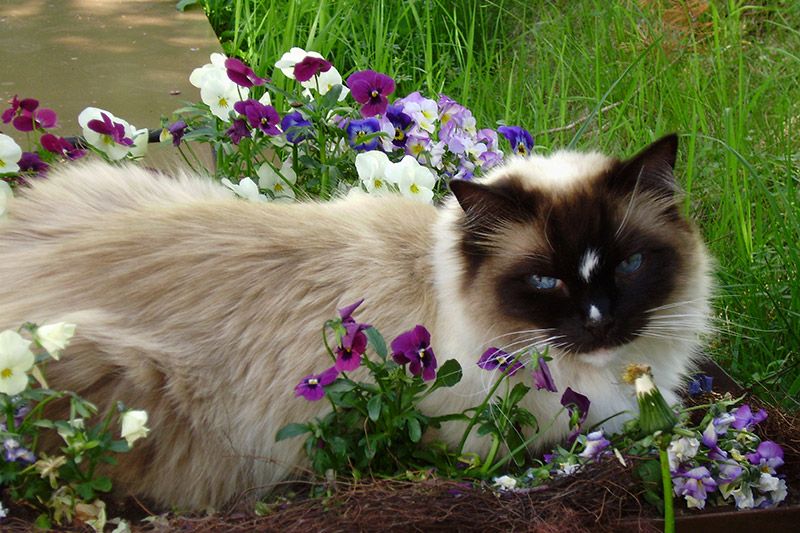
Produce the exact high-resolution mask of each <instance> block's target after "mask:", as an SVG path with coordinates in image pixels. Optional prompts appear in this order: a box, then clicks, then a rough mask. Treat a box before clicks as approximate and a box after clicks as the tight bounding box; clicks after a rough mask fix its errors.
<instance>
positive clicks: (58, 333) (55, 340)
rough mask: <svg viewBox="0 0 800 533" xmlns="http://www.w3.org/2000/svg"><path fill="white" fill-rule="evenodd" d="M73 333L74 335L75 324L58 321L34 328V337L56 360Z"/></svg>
mask: <svg viewBox="0 0 800 533" xmlns="http://www.w3.org/2000/svg"><path fill="white" fill-rule="evenodd" d="M73 335H75V324H70V323H68V322H59V323H57V324H46V325H44V326H40V327H39V328H38V329H37V330H36V336H35V338H36V341H37V342H38V343H39V344H41V345H42V347H43V348H44V349H45V350H47V353H49V354H50V355H51V356H52V357H53V359H55V360H58V358H59V357H60V356H61V352H62V350H64V348H66V347H67V343H68V342H69V340H70V339H71V338H72V336H73Z"/></svg>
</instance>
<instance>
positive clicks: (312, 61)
mask: <svg viewBox="0 0 800 533" xmlns="http://www.w3.org/2000/svg"><path fill="white" fill-rule="evenodd" d="M330 69H331V64H330V62H328V61H325V60H324V59H322V58H321V57H314V56H306V57H304V58H303V60H302V61H299V62H298V63H295V65H294V78H295V79H296V80H297V81H308V80H310V79H311V78H313V77H314V76H316V75H317V74H319V73H320V72H328V71H329V70H330Z"/></svg>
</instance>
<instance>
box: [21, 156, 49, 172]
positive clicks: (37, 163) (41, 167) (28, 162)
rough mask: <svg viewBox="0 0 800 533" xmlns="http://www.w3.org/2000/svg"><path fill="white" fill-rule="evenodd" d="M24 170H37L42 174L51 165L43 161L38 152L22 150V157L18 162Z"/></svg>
mask: <svg viewBox="0 0 800 533" xmlns="http://www.w3.org/2000/svg"><path fill="white" fill-rule="evenodd" d="M17 164H18V165H19V169H20V171H22V172H35V173H37V174H41V173H43V172H45V171H47V169H48V168H50V165H48V164H47V163H45V162H44V161H42V158H41V157H39V154H37V153H36V152H22V157H20V158H19V161H18V162H17Z"/></svg>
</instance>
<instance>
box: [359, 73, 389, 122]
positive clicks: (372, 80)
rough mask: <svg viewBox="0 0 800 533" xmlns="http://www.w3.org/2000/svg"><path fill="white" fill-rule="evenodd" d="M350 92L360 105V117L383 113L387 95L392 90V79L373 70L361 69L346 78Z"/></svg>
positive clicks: (387, 103)
mask: <svg viewBox="0 0 800 533" xmlns="http://www.w3.org/2000/svg"><path fill="white" fill-rule="evenodd" d="M347 86H348V87H349V88H350V94H352V95H353V98H354V99H355V101H356V102H358V103H359V104H362V106H361V116H362V117H374V116H375V115H380V114H383V113H384V112H385V111H386V108H387V107H388V106H389V100H388V98H386V97H387V95H390V94H392V93H393V92H394V80H393V79H392V78H390V77H389V76H387V75H386V74H381V73H380V72H375V71H374V70H361V71H359V72H355V73H353V74H351V75H350V77H349V78H347Z"/></svg>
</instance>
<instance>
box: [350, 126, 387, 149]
mask: <svg viewBox="0 0 800 533" xmlns="http://www.w3.org/2000/svg"><path fill="white" fill-rule="evenodd" d="M380 129H381V125H380V123H379V122H378V119H376V118H364V119H361V120H351V121H350V122H348V124H347V127H346V128H345V131H347V137H348V139H349V141H350V146H351V147H352V148H353V149H354V150H356V151H359V152H367V151H369V150H374V149H376V148H377V147H378V142H379V141H380V139H379V137H378V136H377V135H373V134H375V133H378V132H379V131H380ZM370 135H372V137H371V138H368V137H369V136H370Z"/></svg>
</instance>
